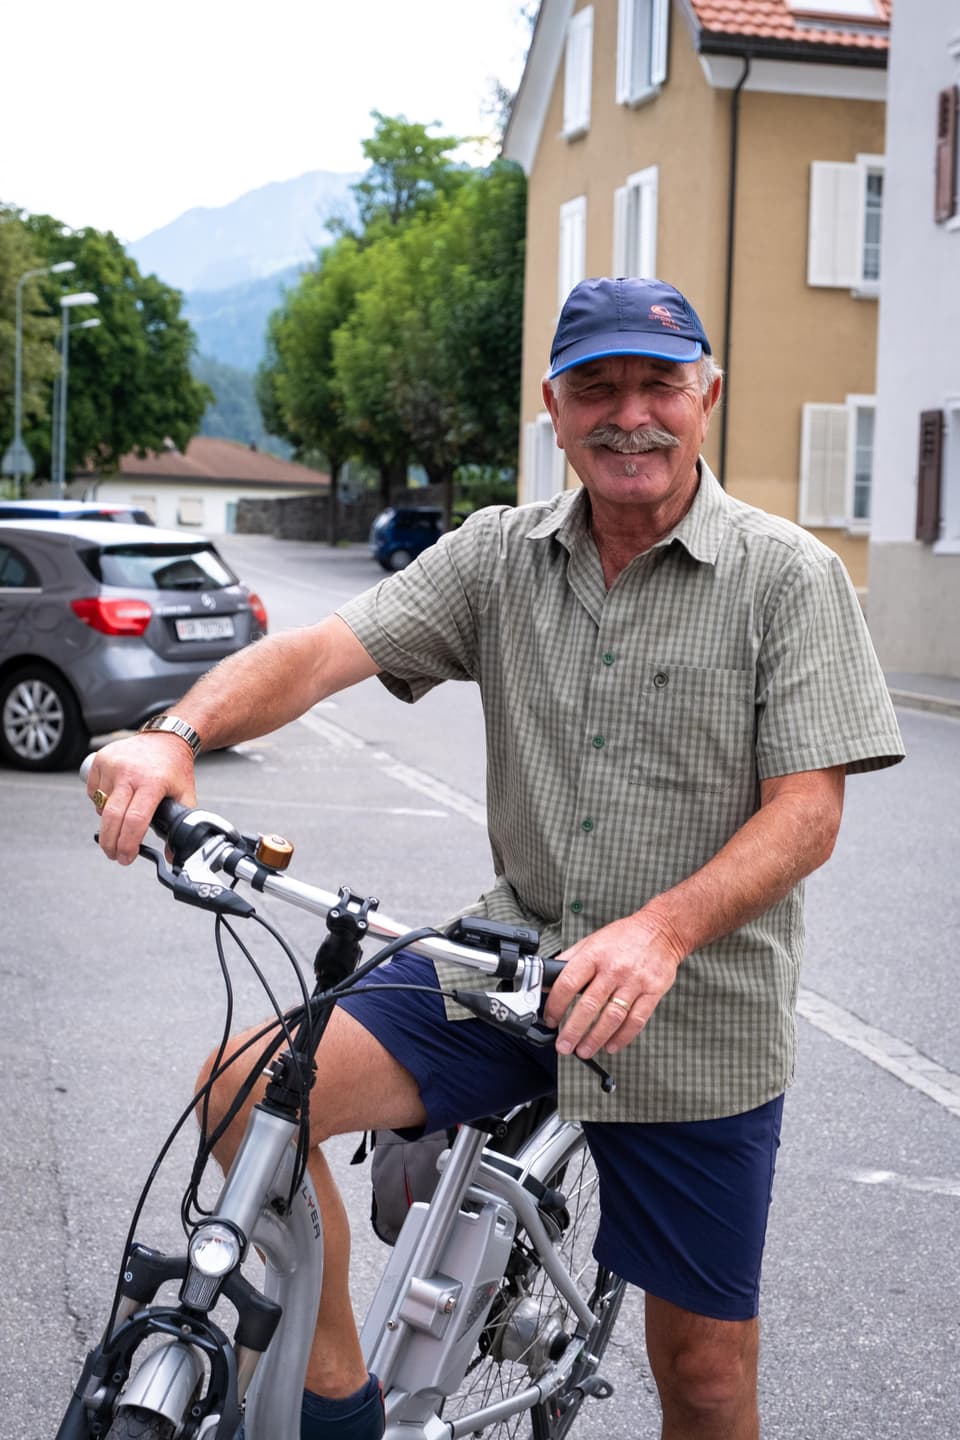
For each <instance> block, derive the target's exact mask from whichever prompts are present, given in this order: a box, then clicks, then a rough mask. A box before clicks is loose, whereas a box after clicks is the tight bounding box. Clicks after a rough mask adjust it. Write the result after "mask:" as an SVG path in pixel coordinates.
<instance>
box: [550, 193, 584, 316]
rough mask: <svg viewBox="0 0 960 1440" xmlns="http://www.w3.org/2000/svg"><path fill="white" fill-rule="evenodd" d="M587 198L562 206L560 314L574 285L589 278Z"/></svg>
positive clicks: (558, 291)
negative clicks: (587, 274)
mask: <svg viewBox="0 0 960 1440" xmlns="http://www.w3.org/2000/svg"><path fill="white" fill-rule="evenodd" d="M586 263H587V197H586V195H578V196H577V198H576V199H575V200H568V201H567V202H566V204H565V205H561V206H560V263H559V265H558V267H557V311H558V312H559V311H560V309H561V308H562V306H563V302H564V300H566V298H567V296H568V295H569V294H570V291H571V290H572V289H573V287H574V285H578V284H579V283H580V281H581V280H582V279H583V278H584V276H585V275H586Z"/></svg>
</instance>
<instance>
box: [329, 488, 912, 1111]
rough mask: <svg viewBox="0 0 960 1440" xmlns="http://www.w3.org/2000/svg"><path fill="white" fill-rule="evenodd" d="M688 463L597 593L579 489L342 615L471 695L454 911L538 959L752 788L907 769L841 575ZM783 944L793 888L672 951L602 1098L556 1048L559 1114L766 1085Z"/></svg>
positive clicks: (724, 1096) (776, 1085) (786, 954)
mask: <svg viewBox="0 0 960 1440" xmlns="http://www.w3.org/2000/svg"><path fill="white" fill-rule="evenodd" d="M700 468H701V483H700V486H699V488H698V491H697V495H696V497H695V499H694V502H693V504H692V505H691V507H690V509H689V510H688V512H687V514H686V515H685V516H684V518H683V519H682V520H681V522H680V523H679V525H677V527H676V528H675V529H674V530H673V531H672V532H671V533H670V534H669V535H667V536H666V537H665V538H664V539H663V540H661V541H660V542H659V543H658V544H657V545H655V546H654V547H653V548H652V549H651V550H649V551H647V552H645V553H644V554H642V555H640V556H638V557H637V558H636V559H634V560H633V561H632V562H631V564H630V565H628V566H627V568H626V569H625V570H624V571H623V572H622V573H621V574H620V575H619V576H618V578H617V580H616V581H615V583H614V584H613V585H612V586H611V587H610V589H609V590H608V589H607V588H606V585H605V582H604V579H603V574H602V571H601V567H600V560H599V556H598V554H597V550H596V547H595V545H594V543H593V540H592V537H591V535H590V530H589V519H588V505H587V500H586V496H585V494H584V492H583V491H582V490H579V489H578V490H575V491H570V492H566V493H564V494H562V495H559V496H556V497H555V498H554V499H552V500H550V501H547V502H546V503H543V504H533V505H525V506H520V507H519V508H516V509H511V508H507V507H504V508H497V507H495V508H491V509H488V510H483V511H480V512H479V513H478V514H476V515H474V516H472V517H471V518H470V519H469V520H468V521H467V522H466V523H465V524H464V525H463V526H462V527H461V528H460V529H459V530H455V531H452V532H451V533H449V534H447V535H445V536H443V538H442V539H441V540H440V541H439V543H438V544H437V545H435V546H433V547H432V548H431V549H429V550H426V551H425V552H424V553H423V554H422V555H421V556H420V557H419V559H418V560H416V561H414V563H413V564H412V565H410V566H409V567H408V568H407V569H406V570H403V571H401V572H400V573H399V574H397V575H395V576H393V577H391V578H389V579H387V580H384V581H383V582H382V583H381V584H380V585H378V586H376V587H375V588H374V589H373V590H371V591H368V592H367V593H366V594H364V595H361V596H359V597H358V598H357V599H355V600H353V601H351V602H350V603H349V604H347V605H345V606H344V607H343V608H342V609H341V610H340V611H339V614H340V615H341V617H342V618H343V619H344V620H345V621H346V623H347V624H348V625H349V626H350V628H351V629H352V630H353V631H354V633H355V634H356V635H357V637H358V639H359V640H360V641H361V643H362V644H363V645H364V647H365V648H366V649H367V650H368V651H369V653H370V655H371V656H372V657H373V659H374V660H375V661H376V663H377V664H378V665H379V666H380V669H381V679H382V680H383V682H384V683H385V684H386V685H387V687H388V688H389V689H390V690H391V691H392V692H393V693H394V694H395V695H397V696H399V697H400V698H402V699H404V700H408V701H413V700H417V699H419V698H420V696H422V695H424V694H425V693H426V692H427V691H428V690H430V689H431V688H432V687H433V686H434V685H436V684H438V683H439V682H440V681H442V680H473V681H475V682H476V683H477V684H478V685H479V686H480V691H481V695H482V699H483V709H484V717H485V725H486V740H487V781H488V784H487V813H488V826H489V833H490V843H491V849H492V852H493V861H494V870H495V877H496V878H495V880H494V883H493V884H492V886H491V887H490V889H489V890H488V891H487V892H486V893H485V894H484V895H482V896H481V897H480V899H479V901H478V902H477V903H476V904H475V905H473V906H471V907H470V913H472V914H481V915H485V916H487V917H489V918H491V919H496V920H516V921H523V922H525V923H528V924H531V925H534V926H536V927H538V928H539V929H540V930H541V931H542V932H543V937H544V944H543V952H544V953H545V954H551V953H555V952H557V951H559V950H561V949H563V948H565V947H567V946H569V945H572V944H573V943H574V941H576V940H578V939H580V938H582V937H583V936H584V935H587V934H589V933H590V932H591V931H593V930H596V929H599V928H600V927H601V926H602V925H605V924H607V923H608V922H610V921H612V920H615V919H618V918H619V917H621V916H624V915H629V914H631V913H632V912H633V911H635V910H637V909H639V908H640V907H641V906H642V905H644V904H645V903H646V902H647V901H648V900H650V899H651V898H652V897H653V896H655V895H657V894H659V893H661V892H662V891H664V890H667V889H669V888H670V887H671V886H673V885H675V884H677V883H679V882H680V881H681V880H683V879H685V878H686V877H687V876H688V875H690V874H692V873H693V872H694V871H695V870H697V869H699V868H700V867H701V866H702V865H704V864H705V863H706V862H707V861H708V860H710V859H711V858H712V857H713V856H714V855H715V854H716V853H717V851H718V850H719V849H720V848H721V847H722V846H723V845H724V844H725V842H726V841H727V840H728V839H729V838H730V836H731V835H732V834H733V833H734V832H735V831H736V830H737V829H739V828H740V826H742V825H743V824H744V823H745V822H746V820H748V819H749V817H750V816H751V815H752V814H753V813H754V812H755V811H756V810H757V808H758V806H759V802H760V782H761V781H762V780H764V779H767V778H769V777H771V776H776V775H785V774H791V773H793V772H796V771H801V770H817V769H824V768H827V767H829V766H834V765H841V764H842V765H845V766H846V768H847V771H848V772H855V771H861V770H873V769H878V768H880V767H882V766H885V765H892V764H895V763H896V761H898V760H899V759H901V758H902V756H903V747H902V743H901V739H900V734H899V731H898V728H897V722H896V718H895V716H894V712H893V707H892V705H891V702H890V698H889V695H888V693H887V689H886V685H885V683H884V680H883V675H882V673H881V670H880V667H879V664H878V662H877V659H876V656H875V654H874V651H873V647H872V645H871V643H870V638H869V635H868V633H867V629H866V626H865V624H864V621H863V617H862V615H861V612H860V607H859V604H858V602H857V598H856V595H855V594H854V591H853V588H852V586H851V584H850V581H849V579H848V577H847V574H846V571H845V570H844V568H843V566H842V564H841V563H840V561H839V560H838V559H837V557H836V556H835V555H834V554H833V553H832V552H831V551H829V550H828V549H826V547H824V546H823V545H821V544H820V543H819V542H818V541H817V540H815V539H814V538H813V537H812V536H811V535H809V534H808V533H807V532H806V531H804V530H801V529H799V528H798V527H797V526H795V525H791V524H790V523H789V522H788V521H785V520H780V519H777V518H776V517H773V516H770V515H767V514H765V513H764V512H762V511H760V510H756V509H754V508H752V507H751V506H748V505H745V504H743V503H741V502H739V501H737V500H733V499H731V498H730V496H728V495H727V494H725V492H724V491H723V490H722V489H721V488H720V486H719V485H718V483H717V481H716V480H715V478H714V477H713V475H712V474H711V473H710V471H709V469H708V468H707V466H706V465H705V464H704V462H702V461H701V462H700ZM465 913H466V912H465ZM802 944H803V887H802V886H797V887H796V889H794V890H793V891H792V892H791V893H790V894H789V895H788V896H787V897H786V898H785V899H783V900H781V901H779V902H778V903H777V904H775V905H773V906H772V907H771V908H770V909H769V910H768V911H766V912H765V914H763V915H761V916H760V917H759V918H758V919H756V920H752V921H750V922H749V923H748V924H746V925H744V926H742V927H741V928H740V929H738V930H736V931H734V932H733V933H732V934H730V935H727V936H725V937H724V938H723V939H720V940H717V941H714V942H713V943H711V944H709V945H706V946H704V947H703V948H702V949H700V950H697V951H695V952H694V953H693V954H691V955H689V956H688V957H687V959H686V960H684V962H683V964H682V965H681V966H680V969H679V972H678V975H677V980H676V983H675V985H674V986H673V988H672V989H671V990H670V991H669V992H668V994H667V995H666V996H665V997H664V999H663V1000H662V1001H661V1002H660V1004H659V1006H658V1007H657V1009H656V1011H655V1012H654V1014H653V1017H652V1018H651V1020H650V1022H649V1024H648V1025H647V1027H646V1029H645V1030H644V1031H643V1033H642V1034H641V1035H640V1036H639V1037H638V1038H637V1039H636V1040H635V1041H634V1042H633V1044H632V1045H630V1046H628V1047H627V1049H626V1050H624V1051H622V1052H621V1053H620V1054H618V1055H616V1056H613V1057H607V1060H608V1061H609V1065H610V1068H611V1069H612V1071H613V1072H614V1075H615V1077H616V1080H617V1089H616V1092H615V1093H614V1094H613V1095H610V1096H607V1095H604V1094H603V1093H602V1092H601V1090H600V1088H599V1086H598V1084H597V1082H596V1078H595V1077H594V1076H593V1075H591V1073H590V1072H589V1071H588V1070H587V1069H586V1067H585V1066H583V1065H582V1064H581V1063H580V1062H579V1061H577V1060H576V1059H574V1058H573V1057H561V1059H560V1082H559V1083H560V1099H561V1106H562V1108H563V1111H564V1113H565V1114H566V1115H568V1116H571V1117H575V1118H578V1119H587V1120H618V1121H621V1120H637V1121H640V1120H642V1121H666V1120H674V1121H675V1120H701V1119H709V1118H712V1117H715V1116H721V1115H730V1114H736V1113H739V1112H741V1111H744V1110H748V1109H751V1108H753V1107H754V1106H757V1105H760V1104H763V1103H764V1102H765V1101H767V1100H769V1099H771V1098H772V1097H773V1096H775V1095H778V1094H780V1093H781V1092H782V1091H783V1090H784V1088H785V1087H786V1086H787V1085H788V1084H789V1083H790V1081H791V1079H792V1076H793V1070H794V1060H795V1049H796V1039H795V1022H794V1009H795V1001H796V993H797V985H798V977H799V968H800V960H801V954H802ZM441 968H443V967H441ZM442 978H450V977H449V976H448V975H447V974H446V973H445V974H444V976H443V977H442ZM450 1013H451V1016H452V1018H455V1016H456V1011H455V1010H451V1012H450ZM461 1013H463V1012H461ZM605 1063H607V1061H605Z"/></svg>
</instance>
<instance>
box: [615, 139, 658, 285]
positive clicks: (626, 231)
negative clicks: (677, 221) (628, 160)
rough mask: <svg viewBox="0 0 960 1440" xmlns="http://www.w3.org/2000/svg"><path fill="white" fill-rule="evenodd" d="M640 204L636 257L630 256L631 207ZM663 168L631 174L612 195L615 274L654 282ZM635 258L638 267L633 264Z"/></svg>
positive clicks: (655, 167)
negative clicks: (633, 276) (661, 172)
mask: <svg viewBox="0 0 960 1440" xmlns="http://www.w3.org/2000/svg"><path fill="white" fill-rule="evenodd" d="M637 205H639V220H638V222H637V235H636V256H635V257H634V256H632V255H631V248H632V238H633V237H632V234H631V228H632V227H631V207H636V206H637ZM659 214H660V167H659V165H647V166H646V167H645V168H644V169H643V170H635V171H634V173H633V174H632V175H628V176H627V179H626V183H625V184H624V185H621V186H619V187H618V188H617V189H616V190H615V191H614V194H613V273H614V275H635V276H641V277H643V278H645V279H649V280H653V279H655V278H656V274H657V228H658V224H659ZM634 258H636V262H637V263H636V266H633V265H631V261H632V260H633V259H634Z"/></svg>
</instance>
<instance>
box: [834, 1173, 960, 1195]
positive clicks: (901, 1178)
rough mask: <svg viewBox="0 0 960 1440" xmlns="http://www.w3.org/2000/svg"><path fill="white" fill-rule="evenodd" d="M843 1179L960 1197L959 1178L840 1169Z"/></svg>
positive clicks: (861, 1183)
mask: <svg viewBox="0 0 960 1440" xmlns="http://www.w3.org/2000/svg"><path fill="white" fill-rule="evenodd" d="M840 1176H841V1178H842V1179H844V1180H853V1181H854V1182H855V1183H856V1184H857V1185H890V1186H891V1187H892V1188H893V1189H895V1190H918V1191H919V1192H920V1193H921V1194H922V1195H950V1196H956V1197H958V1198H960V1180H950V1179H947V1178H941V1177H940V1176H937V1175H898V1174H897V1172H896V1171H895V1170H841V1171H840Z"/></svg>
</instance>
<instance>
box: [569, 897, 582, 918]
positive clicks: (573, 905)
mask: <svg viewBox="0 0 960 1440" xmlns="http://www.w3.org/2000/svg"><path fill="white" fill-rule="evenodd" d="M570 909H571V910H572V911H573V913H574V915H579V914H580V911H581V910H582V909H583V901H582V900H571V901H570Z"/></svg>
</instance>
